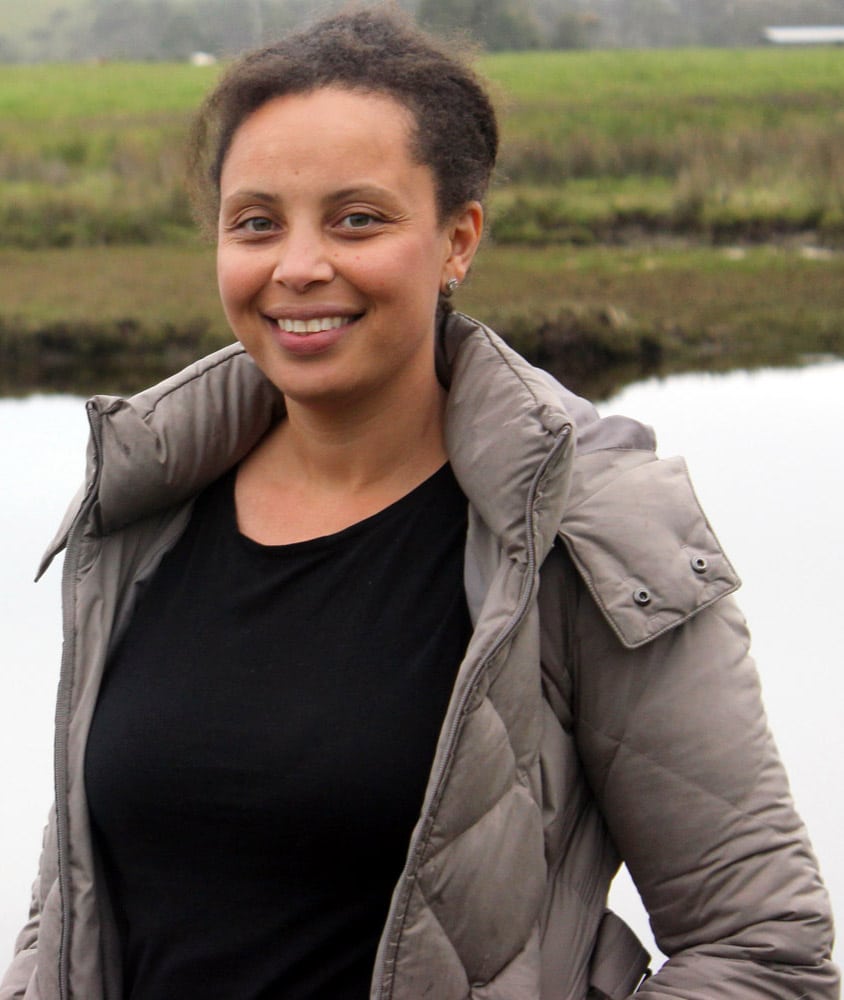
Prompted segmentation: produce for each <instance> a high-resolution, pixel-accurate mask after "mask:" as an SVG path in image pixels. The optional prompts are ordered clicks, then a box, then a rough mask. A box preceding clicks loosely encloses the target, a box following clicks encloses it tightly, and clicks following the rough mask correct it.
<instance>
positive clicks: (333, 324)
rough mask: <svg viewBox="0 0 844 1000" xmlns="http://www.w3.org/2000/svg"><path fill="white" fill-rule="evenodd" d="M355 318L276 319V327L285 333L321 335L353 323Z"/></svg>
mask: <svg viewBox="0 0 844 1000" xmlns="http://www.w3.org/2000/svg"><path fill="white" fill-rule="evenodd" d="M356 318H357V317H356V316H321V317H319V318H317V319H277V320H276V323H278V327H279V329H280V330H284V332H285V333H323V332H324V331H325V330H336V329H338V327H341V326H345V325H346V324H347V323H351V322H353V321H354V320H355V319H356Z"/></svg>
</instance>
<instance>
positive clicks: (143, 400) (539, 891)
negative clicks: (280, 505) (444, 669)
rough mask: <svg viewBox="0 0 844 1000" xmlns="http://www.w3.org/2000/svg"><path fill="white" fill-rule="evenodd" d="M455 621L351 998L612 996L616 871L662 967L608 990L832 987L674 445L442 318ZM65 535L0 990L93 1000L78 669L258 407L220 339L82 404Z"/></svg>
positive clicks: (813, 877)
mask: <svg viewBox="0 0 844 1000" xmlns="http://www.w3.org/2000/svg"><path fill="white" fill-rule="evenodd" d="M438 362H439V370H440V376H441V378H442V380H443V381H444V383H445V384H446V385H447V386H448V388H449V394H448V404H447V417H446V443H447V448H448V453H449V457H450V460H451V463H452V466H453V469H454V471H455V474H456V476H457V478H458V481H459V482H460V484H461V486H462V488H463V491H464V493H465V495H466V496H467V498H468V501H469V529H468V537H467V544H466V564H465V583H466V591H467V596H468V602H469V607H470V612H471V615H472V619H473V623H474V632H473V635H472V638H471V641H470V643H469V647H468V650H467V653H466V657H465V660H464V662H463V663H462V665H461V667H460V670H459V674H458V677H457V680H456V683H455V688H454V691H453V694H452V698H451V701H450V704H449V707H448V710H447V714H446V717H445V719H444V722H443V726H442V731H441V734H440V739H439V742H438V746H437V751H436V757H435V761H434V765H433V769H432V772H431V775H430V779H429V782H428V787H427V791H426V793H425V799H424V802H423V803H421V811H420V818H419V821H418V823H417V825H416V828H415V830H414V833H413V835H412V838H411V842H410V844H409V848H408V854H407V861H406V866H405V870H404V872H403V874H402V877H401V878H400V880H399V882H398V884H397V886H396V888H395V891H394V895H393V899H392V903H391V908H390V913H389V917H388V920H387V923H386V926H385V928H384V932H383V935H382V939H381V943H380V947H379V952H378V956H377V960H376V965H375V970H374V975H373V985H372V997H373V998H375V1000H422V998H430V1000H468V998H471V1000H540V998H541V1000H584V998H586V997H587V996H588V997H597V998H607V997H609V998H612V1000H620V998H622V997H626V996H628V995H629V994H631V993H632V992H633V991H634V990H635V989H636V987H637V985H638V984H639V982H640V980H641V979H642V975H643V972H644V967H645V964H646V961H647V959H646V956H644V955H643V953H642V950H641V948H640V947H639V946H638V944H637V942H635V939H633V937H632V935H631V934H630V932H629V931H628V930H627V929H626V927H625V926H624V925H623V924H622V923H621V922H620V921H619V920H618V919H617V918H614V917H613V916H612V915H609V914H608V913H607V912H606V911H605V906H606V898H607V890H608V886H609V883H610V881H611V879H612V877H613V875H614V873H615V871H616V870H617V867H618V864H619V859H620V858H623V859H624V860H625V861H626V863H627V865H628V866H629V868H630V871H631V873H632V875H633V877H634V879H635V881H636V883H637V886H638V888H639V890H640V892H641V894H642V897H643V900H644V902H645V905H646V906H647V909H648V911H649V913H650V917H651V922H652V926H653V929H654V933H655V936H656V940H657V942H658V943H659V946H660V948H661V949H662V950H663V951H664V952H665V954H666V955H668V956H669V960H668V961H667V962H666V964H665V965H664V966H663V967H662V968H661V969H660V970H659V971H658V972H657V973H656V974H655V975H653V976H652V977H651V978H647V979H645V980H644V982H642V984H641V986H640V987H639V990H638V992H637V994H636V995H637V997H640V998H642V1000H656V998H669V997H671V998H683V1000H713V998H717V1000H763V998H764V1000H798V998H811V1000H833V998H835V997H837V996H838V974H837V970H836V968H835V966H834V965H832V964H831V962H830V960H829V955H830V949H831V937H832V928H831V917H830V911H829V908H828V902H827V898H826V895H825V892H824V889H823V886H822V884H821V881H820V878H819V875H818V872H817V867H816V863H815V860H814V857H813V855H812V851H811V848H810V846H809V843H808V840H807V837H806V833H805V831H804V829H803V826H802V824H801V822H800V820H799V818H798V817H797V815H796V814H795V812H794V809H793V806H792V803H791V800H790V797H789V792H788V786H787V782H786V778H785V776H784V774H783V770H782V767H781V765H780V762H779V760H778V757H777V753H776V750H775V747H774V744H773V742H772V740H771V736H770V734H769V732H768V729H767V726H766V722H765V717H764V713H763V709H762V706H761V702H760V697H759V686H758V682H757V676H756V673H755V670H754V667H753V664H752V661H751V660H750V659H749V657H748V649H747V635H746V630H745V626H744V623H743V621H742V618H741V616H740V614H739V613H738V611H737V610H736V607H735V605H734V603H733V601H732V599H731V597H730V596H729V595H730V593H731V592H732V591H733V590H734V589H735V588H736V587H737V585H738V581H737V579H736V576H735V574H734V572H733V570H732V568H731V567H730V565H729V563H728V561H727V560H726V558H725V557H724V555H723V554H722V552H721V550H720V548H719V546H718V543H717V541H716V539H715V537H714V536H713V534H712V531H711V530H710V528H709V526H708V524H707V522H706V519H705V517H704V516H703V514H702V513H701V511H700V508H699V506H698V504H697V501H696V499H695V497H694V494H693V492H692V490H691V487H690V485H689V482H688V478H687V475H686V472H685V468H684V465H683V463H682V461H680V460H679V459H672V460H668V461H661V460H658V459H657V458H656V456H655V453H654V445H653V440H652V436H651V433H650V431H649V430H647V429H646V428H644V427H642V426H640V425H638V424H635V423H633V422H632V421H628V420H625V419H623V418H607V419H605V420H599V419H598V418H597V415H596V413H595V412H594V410H593V409H592V407H591V406H590V405H589V404H587V403H585V402H584V401H583V400H580V399H578V398H577V397H575V396H573V395H572V394H570V393H567V392H566V391H565V390H564V389H562V388H561V387H560V386H559V385H557V383H555V382H554V381H553V380H552V379H550V378H549V377H548V376H547V375H545V374H544V373H542V372H540V371H538V370H537V369H535V368H532V367H531V366H530V365H528V364H527V363H526V362H524V361H523V360H522V359H521V358H520V357H518V355H516V354H514V353H513V352H512V351H511V350H510V349H508V348H507V347H506V346H505V345H504V344H503V343H502V342H501V341H500V340H499V339H498V338H497V337H496V336H495V335H494V334H493V333H491V332H490V331H489V330H487V329H486V328H484V327H482V326H480V325H479V324H476V323H475V322H474V321H471V320H468V319H467V318H465V317H461V316H459V315H455V316H452V317H451V318H450V320H449V322H448V325H447V328H446V330H445V335H444V339H443V345H442V352H441V357H440V358H439V359H438ZM88 408H89V416H90V421H91V442H90V445H89V464H88V473H87V478H86V482H85V485H84V487H83V489H82V490H81V491H80V494H79V496H78V497H77V498H76V500H75V502H74V503H73V504H72V505H71V509H70V511H69V512H68V516H67V517H66V519H65V523H64V525H63V526H62V528H61V529H60V531H59V534H58V536H57V538H56V540H55V542H54V543H53V545H52V546H51V549H50V550H49V552H48V554H47V557H45V563H44V567H46V565H47V564H48V563H49V560H50V559H51V558H52V556H53V555H55V553H56V552H58V551H60V550H61V549H62V548H63V547H65V546H66V548H67V552H66V556H65V566H64V582H63V600H64V627H65V636H64V651H63V663H62V674H61V681H60V687H59V700H58V708H57V714H56V721H57V732H56V761H55V770H56V776H55V786H56V788H55V790H56V802H55V807H54V809H53V811H52V813H51V817H50V821H49V823H48V826H47V829H46V832H45V840H44V848H43V853H42V858H41V865H40V872H39V876H38V879H37V881H36V883H35V886H34V893H33V902H32V911H31V916H30V920H29V922H28V923H27V925H26V926H25V928H24V929H23V931H22V932H21V934H20V936H19V938H18V942H17V951H16V956H15V959H14V961H13V964H12V966H11V967H10V969H9V971H8V972H7V974H6V977H5V978H4V980H3V984H2V986H0V1000H12V998H26V1000H71V998H73V1000H117V998H119V997H120V996H121V992H120V965H119V959H118V948H117V946H116V940H115V935H114V931H113V926H112V921H111V920H110V918H109V901H108V899H107V898H106V895H105V893H104V892H103V891H102V889H101V879H100V878H99V877H98V863H97V858H96V856H95V853H94V852H93V850H92V844H91V839H90V833H89V826H88V815H87V807H86V802H85V793H84V784H83V757H84V747H85V740H86V734H87V731H88V726H89V724H90V720H91V716H92V712H93V709H94V705H95V702H96V698H97V692H98V688H99V684H100V679H101V676H102V671H103V665H104V663H105V661H106V658H107V656H108V652H109V650H110V649H111V648H113V646H114V644H115V642H116V640H117V638H118V637H119V636H120V634H121V631H122V629H123V628H124V626H125V624H126V622H127V620H128V618H129V617H130V615H131V610H132V606H133V602H134V600H135V599H136V596H137V594H138V592H139V588H141V587H142V586H143V584H144V581H146V580H148V579H149V578H150V576H151V574H152V573H153V572H154V570H155V568H156V566H157V564H158V562H159V561H160V559H161V557H162V555H163V554H164V552H165V551H166V550H167V549H168V548H169V547H171V546H172V545H173V543H174V541H175V540H176V538H177V537H178V535H179V533H180V532H181V531H182V530H183V528H184V526H185V524H186V523H187V520H188V518H189V516H190V507H191V499H192V497H193V496H195V495H196V493H197V492H198V491H199V490H201V489H202V488H203V487H204V486H206V485H207V484H208V483H210V482H211V481H213V479H215V478H216V477H218V476H219V475H220V474H222V472H223V471H224V470H225V469H227V468H229V467H230V466H231V465H232V464H234V463H236V462H237V461H239V460H240V459H241V458H242V457H243V456H244V455H245V454H246V453H247V452H248V451H249V450H250V449H251V448H252V447H253V446H254V445H255V444H256V442H257V441H258V440H259V439H260V437H261V436H262V435H263V434H264V433H265V431H266V430H267V428H268V427H269V426H271V425H272V423H273V422H274V421H276V420H277V419H279V418H280V416H281V414H282V412H283V401H282V400H281V398H280V397H279V395H278V393H277V392H276V390H275V389H274V388H273V387H272V386H271V385H270V384H269V383H268V382H267V381H266V380H265V379H264V377H263V376H262V375H261V374H260V372H259V371H258V370H257V369H256V368H255V366H254V365H253V363H252V362H251V360H250V359H249V358H248V356H247V355H245V354H244V353H243V351H242V350H241V349H240V348H239V347H238V346H232V347H230V348H227V349H225V350H223V351H221V352H218V353H217V354H215V355H212V356H211V357H210V358H207V359H205V360H204V361H202V362H199V363H198V364H196V365H194V366H192V367H191V368H188V369H186V370H185V371H184V372H182V373H181V374H179V375H177V376H175V377H173V378H172V379H169V380H168V381H166V382H164V383H162V384H161V385H159V386H157V387H155V388H153V389H150V390H148V391H146V392H143V393H141V394H139V395H137V396H135V397H133V398H132V399H129V400H123V399H117V398H109V397H95V398H94V399H93V400H91V401H90V402H89V404H88Z"/></svg>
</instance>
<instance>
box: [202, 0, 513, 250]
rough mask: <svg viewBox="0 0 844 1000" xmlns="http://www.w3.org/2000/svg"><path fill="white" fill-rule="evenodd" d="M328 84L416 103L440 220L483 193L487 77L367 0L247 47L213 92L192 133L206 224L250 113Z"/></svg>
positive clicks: (491, 133) (492, 121)
mask: <svg viewBox="0 0 844 1000" xmlns="http://www.w3.org/2000/svg"><path fill="white" fill-rule="evenodd" d="M330 86H336V87H344V88H348V89H351V90H359V91H362V92H368V93H377V94H385V95H387V96H389V97H392V98H394V99H395V100H396V101H398V102H399V103H400V104H401V105H403V106H404V107H405V108H407V109H408V110H409V111H410V112H411V115H412V120H413V123H414V124H413V131H412V135H411V152H412V155H413V156H414V158H415V159H416V161H417V162H418V163H420V164H423V165H425V166H428V167H430V169H431V170H432V172H433V174H434V180H435V190H436V196H437V211H438V215H439V218H440V221H444V220H446V219H448V218H449V217H451V215H453V213H455V212H456V211H458V210H459V209H460V208H462V207H463V206H464V205H466V204H467V202H470V201H473V200H477V201H483V198H484V195H485V194H486V190H487V187H488V185H489V181H490V177H491V176H492V171H493V168H494V166H495V160H496V156H497V153H498V124H497V121H496V116H495V110H494V108H493V106H492V102H491V100H490V98H489V96H488V94H487V92H486V89H485V87H484V86H483V84H482V83H481V82H480V80H479V78H478V77H477V75H476V74H475V73H474V72H473V71H472V70H471V69H470V68H469V67H468V66H467V65H466V64H465V63H464V62H463V61H462V59H461V58H460V57H458V56H457V55H456V54H452V53H450V52H449V51H448V50H447V49H446V48H445V46H444V45H442V44H440V43H439V42H437V41H435V40H434V39H432V38H431V37H430V36H428V35H426V34H425V33H424V32H422V31H421V30H419V29H418V28H417V27H416V26H415V25H414V24H413V23H412V21H410V20H409V19H408V18H407V17H405V16H403V15H401V14H400V13H398V12H396V11H393V10H390V11H387V10H385V9H384V8H382V7H380V6H379V7H372V6H368V7H364V8H362V9H359V10H356V11H353V12H347V13H341V14H337V15H334V16H332V17H328V18H326V19H324V20H321V21H318V22H317V23H315V24H313V25H312V26H310V27H309V28H307V29H305V30H302V31H299V32H296V33H295V34H291V35H288V36H287V37H286V38H284V39H282V40H281V41H279V42H276V43H274V44H272V45H268V46H266V47H264V48H261V49H258V50H256V51H254V52H250V53H248V54H246V55H245V56H243V57H242V58H241V59H239V60H238V61H237V62H236V63H234V64H233V65H232V66H231V67H230V68H229V69H228V71H227V72H226V73H225V74H224V75H223V77H222V78H221V80H220V81H219V83H218V84H217V86H216V87H215V88H214V90H212V91H211V93H210V94H209V95H208V97H206V99H205V101H204V102H203V104H202V106H201V107H200V109H199V112H198V114H197V116H196V119H195V121H194V124H193V128H192V130H191V134H190V138H189V145H188V183H189V189H190V194H191V201H192V204H193V207H194V213H195V215H196V217H197V220H198V221H199V223H200V225H201V226H202V228H203V229H204V230H205V231H206V232H207V233H211V232H213V231H214V230H215V228H216V220H217V215H218V212H219V203H220V175H221V173H222V169H223V163H224V161H225V158H226V154H227V153H228V150H229V147H230V146H231V143H232V139H233V138H234V134H235V132H236V131H237V129H238V128H239V126H240V125H241V124H242V123H243V121H244V120H245V119H246V118H247V117H248V116H249V115H250V114H252V112H253V111H256V110H257V109H258V108H259V107H261V105H263V104H265V103H266V102H267V101H270V100H272V99H273V98H276V97H283V96H285V95H288V94H306V93H310V92H312V91H314V90H317V89H319V88H321V87H330Z"/></svg>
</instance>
